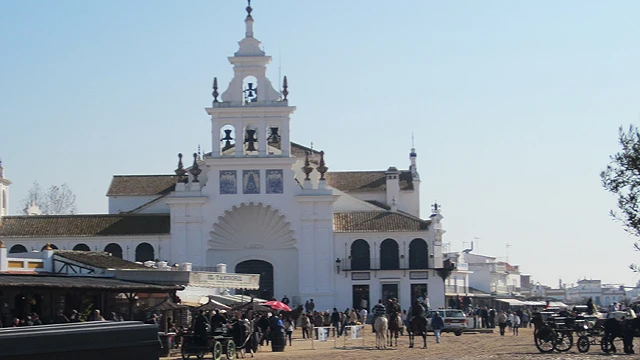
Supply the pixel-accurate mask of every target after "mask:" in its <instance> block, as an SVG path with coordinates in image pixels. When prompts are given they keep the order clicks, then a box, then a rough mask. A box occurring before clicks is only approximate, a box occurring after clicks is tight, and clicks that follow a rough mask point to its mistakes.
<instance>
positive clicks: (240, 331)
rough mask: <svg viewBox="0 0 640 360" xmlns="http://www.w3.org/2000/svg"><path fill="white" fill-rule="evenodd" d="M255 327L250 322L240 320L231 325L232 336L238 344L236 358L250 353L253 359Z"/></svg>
mask: <svg viewBox="0 0 640 360" xmlns="http://www.w3.org/2000/svg"><path fill="white" fill-rule="evenodd" d="M252 329H253V325H252V324H251V322H250V321H249V320H246V319H243V320H238V321H236V322H234V323H233V325H231V335H232V337H233V342H234V343H235V344H236V358H238V357H240V356H242V358H243V359H244V354H245V353H246V352H248V353H249V354H251V357H253V346H251V345H252V344H251V339H252V336H251V335H252V334H251V332H252Z"/></svg>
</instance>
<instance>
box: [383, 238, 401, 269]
mask: <svg viewBox="0 0 640 360" xmlns="http://www.w3.org/2000/svg"><path fill="white" fill-rule="evenodd" d="M399 253H400V249H399V248H398V243H397V242H396V241H395V240H393V239H386V240H385V241H383V242H382V244H380V270H397V269H399V268H400V255H399Z"/></svg>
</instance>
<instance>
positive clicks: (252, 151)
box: [244, 125, 259, 155]
mask: <svg viewBox="0 0 640 360" xmlns="http://www.w3.org/2000/svg"><path fill="white" fill-rule="evenodd" d="M258 141H259V139H258V130H257V129H256V127H255V126H252V125H249V126H247V127H246V128H245V129H244V154H245V155H257V154H258Z"/></svg>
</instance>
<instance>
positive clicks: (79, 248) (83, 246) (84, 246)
mask: <svg viewBox="0 0 640 360" xmlns="http://www.w3.org/2000/svg"><path fill="white" fill-rule="evenodd" d="M73 250H75V251H91V248H90V247H89V245H87V244H78V245H76V246H74V247H73Z"/></svg>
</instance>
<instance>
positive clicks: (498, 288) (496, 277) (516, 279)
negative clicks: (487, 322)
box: [464, 253, 521, 296]
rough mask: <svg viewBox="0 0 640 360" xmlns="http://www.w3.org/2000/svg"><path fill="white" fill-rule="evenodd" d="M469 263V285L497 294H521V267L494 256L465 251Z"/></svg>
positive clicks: (465, 257) (466, 260)
mask: <svg viewBox="0 0 640 360" xmlns="http://www.w3.org/2000/svg"><path fill="white" fill-rule="evenodd" d="M464 259H465V262H466V263H467V265H468V270H469V271H470V272H471V273H470V274H469V285H470V286H471V287H473V288H474V289H478V290H480V291H483V292H486V293H490V294H492V295H496V296H514V295H519V294H520V291H521V289H520V269H519V267H518V266H517V265H516V266H514V265H511V264H509V263H507V262H504V261H497V259H496V258H495V257H493V256H485V255H478V254H472V253H464Z"/></svg>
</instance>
